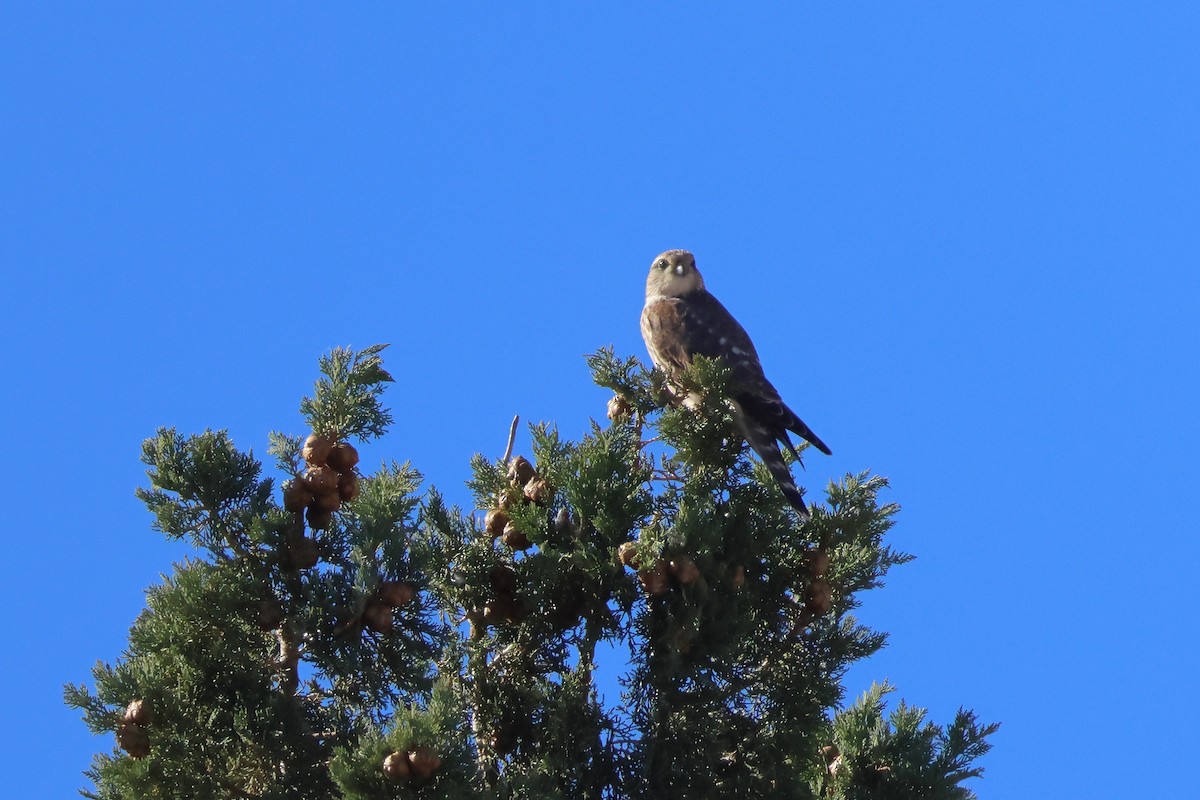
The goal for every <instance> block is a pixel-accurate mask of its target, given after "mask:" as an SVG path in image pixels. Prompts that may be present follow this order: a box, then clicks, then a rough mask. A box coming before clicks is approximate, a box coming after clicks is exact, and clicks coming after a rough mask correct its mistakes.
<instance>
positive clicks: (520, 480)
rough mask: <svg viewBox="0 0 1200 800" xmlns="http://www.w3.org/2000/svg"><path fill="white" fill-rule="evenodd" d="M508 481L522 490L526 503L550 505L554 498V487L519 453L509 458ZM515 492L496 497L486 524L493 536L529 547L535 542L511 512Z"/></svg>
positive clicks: (512, 545) (516, 547) (518, 546)
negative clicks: (510, 515) (515, 523)
mask: <svg viewBox="0 0 1200 800" xmlns="http://www.w3.org/2000/svg"><path fill="white" fill-rule="evenodd" d="M508 481H509V484H510V488H512V489H513V490H516V489H518V488H519V489H520V490H521V495H520V496H521V499H522V500H523V501H524V502H526V503H534V504H535V505H539V506H547V505H549V504H550V501H551V500H553V499H554V487H553V486H551V485H550V482H549V481H547V480H546V479H545V478H543V477H542V476H541V475H539V474H538V471H537V469H536V468H534V466H533V464H531V463H529V459H527V458H525V456H517V457H516V458H514V459H513V460H512V461H511V462H509V465H508ZM512 494H513V492H503V493H501V495H500V497H498V498H497V500H496V507H495V508H493V509H492V510H490V511H488V513H487V517H485V518H484V521H483V527H484V530H486V531H487V532H488V534H489V535H490V536H491V537H492V538H493V539H499V540H500V541H502V542H504V544H505V545H507V546H508V547H510V548H512V549H513V550H528V549H529V548H530V547H533V543H532V542H531V541H529V537H528V536H526V535H525V533H524V532H523V531H521V530H518V529H517V527H516V525H514V524H513V521H512V519H511V518H510V517H509V515H508V510H509V509H510V508H511V507H512V499H511V497H512Z"/></svg>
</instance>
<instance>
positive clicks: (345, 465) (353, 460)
mask: <svg viewBox="0 0 1200 800" xmlns="http://www.w3.org/2000/svg"><path fill="white" fill-rule="evenodd" d="M325 463H326V464H328V465H329V466H331V467H333V468H334V469H335V470H337V471H338V472H341V473H347V472H349V471H350V470H352V469H354V467H355V466H356V465H357V464H358V451H357V450H355V449H354V445H352V444H350V443H349V442H338V443H337V444H335V445H334V446H333V447H332V448H330V450H329V457H328V458H326V459H325Z"/></svg>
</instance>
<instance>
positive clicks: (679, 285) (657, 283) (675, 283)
mask: <svg viewBox="0 0 1200 800" xmlns="http://www.w3.org/2000/svg"><path fill="white" fill-rule="evenodd" d="M703 288H704V278H701V277H700V271H699V270H697V269H696V257H695V256H694V255H692V254H691V253H689V252H688V251H687V250H668V251H666V252H665V253H659V254H658V255H656V256H655V257H654V262H653V263H651V264H650V275H649V276H648V277H647V278H646V297H647V298H650V297H682V296H683V295H685V294H689V293H690V292H694V291H696V290H698V289H703Z"/></svg>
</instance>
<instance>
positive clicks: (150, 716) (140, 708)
mask: <svg viewBox="0 0 1200 800" xmlns="http://www.w3.org/2000/svg"><path fill="white" fill-rule="evenodd" d="M152 722H154V709H153V708H152V707H151V705H150V701H149V700H134V701H133V702H132V703H130V704H129V705H128V706H126V707H125V715H124V717H123V718H122V719H121V724H120V725H118V726H117V745H118V746H119V747H120V748H121V749H122V750H124V751H125V752H126V753H128V754H129V756H130V758H145V757H146V756H148V755H150V735H149V734H148V733H147V732H146V726H147V725H150V724H151V723H152Z"/></svg>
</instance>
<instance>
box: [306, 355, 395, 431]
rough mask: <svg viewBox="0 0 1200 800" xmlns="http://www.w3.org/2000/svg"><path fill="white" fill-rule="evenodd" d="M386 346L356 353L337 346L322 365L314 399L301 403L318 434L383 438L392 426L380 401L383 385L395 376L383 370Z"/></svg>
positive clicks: (325, 357) (311, 425)
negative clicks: (383, 355) (383, 353)
mask: <svg viewBox="0 0 1200 800" xmlns="http://www.w3.org/2000/svg"><path fill="white" fill-rule="evenodd" d="M386 347H387V345H386V344H377V345H373V346H371V347H368V348H366V349H365V350H359V351H357V352H355V351H353V350H349V349H346V348H343V347H335V348H334V349H333V351H332V352H330V353H329V355H326V356H322V357H321V360H320V362H319V366H320V369H321V374H322V375H324V376H325V377H323V378H321V379H320V380H318V381H317V385H316V391H315V392H314V393H313V396H312V397H305V398H304V399H303V400H301V401H300V413H301V414H303V415H304V417H305V419H307V420H308V424H309V427H311V428H312V430H313V431H314V432H315V433H319V434H324V435H326V436H331V437H332V438H334V439H349V438H352V437H357V438H361V439H370V438H373V437H376V436H382V435H383V434H384V432H385V431H386V430H387V428H388V426H389V425H391V424H392V415H391V414H390V413H388V412H387V411H386V410H385V409H384V408H383V405H382V404H381V403H380V401H379V397H380V395H382V394H383V389H384V384H385V383H391V382H392V376H391V375H389V374H388V373H387V371H386V370H385V369H384V368H383V359H381V358H380V357H379V354H380V353H381V352H383V350H384V348H386Z"/></svg>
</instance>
